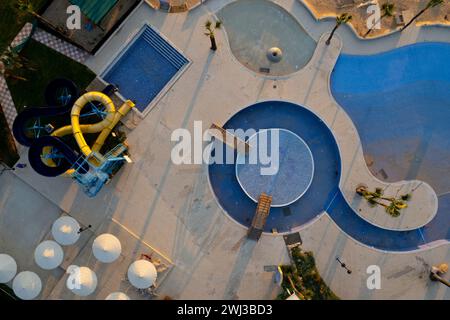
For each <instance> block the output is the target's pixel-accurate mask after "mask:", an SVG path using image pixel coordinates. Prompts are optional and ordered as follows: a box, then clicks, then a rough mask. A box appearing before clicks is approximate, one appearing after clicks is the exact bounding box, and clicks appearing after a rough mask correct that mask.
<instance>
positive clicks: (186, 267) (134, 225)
mask: <svg viewBox="0 0 450 320" xmlns="http://www.w3.org/2000/svg"><path fill="white" fill-rule="evenodd" d="M228 2H229V1H228V0H214V1H208V2H207V3H206V5H203V6H200V7H198V8H197V9H195V10H193V11H191V12H189V13H184V14H175V15H167V14H164V13H162V12H158V11H154V10H152V9H151V8H150V7H149V6H148V5H147V4H145V3H144V4H142V5H141V7H140V8H139V9H138V10H136V12H135V13H134V14H133V16H131V17H130V18H129V19H128V20H127V22H126V23H125V24H124V25H123V26H122V28H121V29H120V30H119V31H118V32H117V33H116V34H115V35H114V36H113V37H112V39H111V41H110V42H109V43H107V44H106V45H105V46H104V48H103V49H102V50H101V51H100V52H98V54H97V55H96V56H95V57H91V58H90V59H88V60H87V61H86V64H87V65H88V66H89V67H91V68H92V69H93V70H94V71H96V72H97V73H98V74H101V73H102V72H103V70H104V69H105V68H106V67H107V65H108V63H109V61H111V59H112V58H113V57H114V53H115V52H119V50H120V48H121V47H122V46H123V44H124V43H126V42H127V40H129V39H130V38H131V35H132V34H134V33H135V32H136V31H137V30H139V29H140V27H141V26H142V24H143V23H149V24H151V25H153V26H155V27H156V28H157V29H158V30H160V31H161V32H162V33H163V34H164V35H165V36H167V37H168V38H169V39H170V40H171V41H172V42H173V43H174V44H175V45H176V46H177V47H178V48H180V49H181V50H183V52H184V53H185V54H186V55H187V56H188V57H189V58H191V59H192V60H193V64H192V65H191V66H190V67H189V68H188V70H187V71H186V72H185V73H184V74H183V76H182V77H181V78H180V79H179V80H178V81H177V82H176V83H175V85H174V86H173V87H172V88H171V90H169V92H168V93H167V94H166V95H165V96H164V97H163V98H162V99H161V101H160V102H159V103H158V104H157V105H156V106H155V107H154V108H153V109H152V110H151V112H150V113H149V114H148V115H147V116H146V118H144V119H143V120H142V122H141V123H140V124H139V125H138V126H137V128H136V129H134V130H133V131H132V132H131V133H129V135H128V136H129V144H130V146H131V153H132V158H133V160H134V163H133V164H131V165H127V166H126V167H125V168H124V169H123V170H122V171H121V172H120V173H119V174H118V175H117V176H116V178H115V180H114V181H113V182H112V183H111V184H109V185H108V186H106V187H105V188H104V190H103V191H102V192H101V193H100V194H99V195H98V196H97V197H96V198H94V199H87V198H86V197H85V196H84V194H83V193H82V192H81V191H80V190H79V188H78V186H76V185H75V184H73V183H72V182H71V181H70V180H65V179H64V178H56V179H53V180H51V182H50V181H49V179H47V178H44V177H41V176H38V175H37V174H36V173H34V172H33V171H32V170H31V169H30V170H23V171H20V172H17V175H18V177H20V178H21V179H23V180H24V181H26V182H27V183H28V184H30V185H32V186H33V187H34V188H35V189H36V190H38V191H39V192H40V193H41V194H42V195H44V196H45V197H46V198H48V199H50V200H51V201H52V202H53V203H55V204H57V205H58V206H59V207H60V208H62V209H63V210H65V211H66V212H69V213H70V214H71V215H73V216H74V217H76V218H77V219H78V220H79V221H81V222H82V223H83V224H92V225H93V226H94V228H93V232H95V233H97V232H99V231H100V230H101V227H102V225H103V222H104V221H105V219H109V218H113V219H114V221H116V222H117V223H119V224H120V225H122V226H124V227H126V228H127V229H128V230H130V231H132V232H133V234H136V235H137V236H138V237H139V238H140V239H141V240H142V241H145V242H146V243H148V244H150V245H151V246H152V247H154V248H156V249H158V250H159V251H160V252H162V253H163V254H164V255H166V256H168V257H170V258H171V260H172V261H173V262H174V265H175V267H174V269H173V271H172V272H171V274H170V276H169V277H168V278H167V280H166V281H165V282H164V284H163V285H162V286H161V287H160V290H161V293H160V294H161V295H169V296H172V297H173V298H189V299H196V298H199V299H217V298H224V299H267V298H269V299H270V298H274V297H275V296H276V295H277V293H278V292H279V288H278V287H277V286H276V285H275V284H274V279H273V273H270V272H266V271H264V267H265V266H269V265H277V264H279V263H288V262H289V258H288V256H287V252H286V249H285V246H284V242H283V239H282V237H279V236H272V235H268V234H265V235H263V237H262V238H261V240H260V242H258V243H257V244H256V243H254V242H252V241H247V240H246V239H245V234H246V230H245V228H244V227H242V226H241V225H238V224H237V223H235V222H234V221H232V220H231V219H230V218H228V217H227V216H226V215H225V214H224V213H223V212H222V211H221V209H220V207H219V206H218V204H217V202H216V199H215V197H214V195H213V194H212V191H211V189H210V186H209V182H208V177H207V167H206V166H205V165H203V166H196V165H192V166H176V165H173V164H172V162H171V161H170V153H171V150H172V147H173V143H172V142H171V141H170V140H169V137H170V134H171V133H172V131H173V130H174V129H177V128H187V129H189V130H192V129H193V123H194V121H195V120H202V121H203V123H204V126H205V129H206V127H207V126H208V127H209V125H210V124H211V123H212V122H217V123H223V122H225V121H226V120H227V119H228V118H229V117H231V116H232V115H233V114H235V113H236V112H237V111H239V110H241V109H242V108H244V107H245V106H248V105H251V104H253V103H255V102H257V101H263V100H269V99H284V100H288V101H291V102H294V103H298V104H301V105H304V106H307V107H308V108H310V109H311V110H312V111H314V112H315V113H317V114H318V115H320V116H321V118H322V119H323V120H324V121H325V122H326V123H327V124H328V125H329V126H330V128H332V130H333V132H334V133H335V136H336V139H337V141H338V144H339V147H340V149H341V152H342V157H343V168H342V172H343V174H342V177H343V179H342V181H341V189H342V190H343V192H344V193H345V194H346V196H347V197H348V198H350V199H351V197H354V188H355V185H356V184H357V183H359V182H361V181H362V180H363V181H371V185H373V186H377V185H378V184H380V185H382V183H381V182H379V181H377V180H376V179H374V178H373V177H372V176H371V175H370V172H369V170H368V169H367V167H366V164H365V161H364V158H363V154H362V151H361V146H360V143H359V139H358V135H357V132H356V129H355V128H354V126H353V125H352V123H351V121H350V119H349V118H348V116H347V115H346V114H345V112H343V110H342V109H341V108H340V107H339V106H338V105H337V104H336V103H335V101H334V100H333V99H332V97H331V94H330V91H329V75H330V72H331V70H332V68H333V66H334V63H335V61H336V58H337V56H338V55H339V52H340V50H341V47H342V44H341V43H342V42H341V41H340V39H339V37H337V38H336V39H335V41H333V43H332V45H331V46H330V47H326V46H325V45H324V43H323V38H322V39H321V40H320V41H319V44H318V48H317V50H316V52H315V56H314V57H313V60H312V61H311V62H310V64H309V65H307V66H306V67H305V68H304V69H303V70H302V71H300V72H299V73H297V74H295V75H293V76H291V77H285V78H283V79H270V78H265V77H262V76H260V75H256V74H255V73H253V72H250V71H249V70H248V69H246V68H245V67H243V66H242V65H241V64H240V63H239V62H237V60H236V59H235V58H234V57H233V56H232V53H231V51H230V49H229V47H228V45H227V41H226V34H225V32H224V31H223V30H222V31H218V32H217V39H218V42H219V50H218V51H217V52H216V53H211V51H210V50H209V43H208V39H207V38H206V37H205V36H204V35H203V28H204V22H205V21H206V20H207V19H208V18H210V15H211V13H212V12H215V11H216V10H217V9H219V8H221V7H222V6H223V5H224V4H225V3H228ZM277 2H278V3H279V4H281V5H283V6H284V7H285V8H286V9H288V10H289V11H291V12H293V13H294V14H295V15H296V16H297V18H298V13H299V12H302V10H304V8H303V9H302V8H301V5H300V4H299V3H298V2H296V1H294V0H292V1H291V0H283V1H282V0H279V1H277ZM300 21H302V20H300ZM302 23H303V21H302ZM320 25H321V24H319V26H320ZM327 30H329V29H327ZM342 30H345V29H344V28H343V29H342ZM344 32H345V31H344ZM341 36H342V35H341ZM344 38H345V34H344ZM344 41H347V40H346V39H344ZM385 47H388V45H386V46H385ZM383 48H384V47H383ZM376 49H380V48H372V50H373V51H376ZM355 50H356V49H355ZM380 50H381V49H380ZM212 110H213V112H212ZM21 161H25V158H24V157H22V159H21ZM372 183H373V184H372ZM422 188H423V190H422V191H423V195H424V196H427V195H429V196H430V194H429V190H428V189H427V188H426V187H422ZM422 191H420V192H422ZM431 196H432V194H431ZM427 209H429V211H430V212H433V210H434V208H433V207H432V206H431V207H429V208H427ZM299 231H300V233H301V236H302V239H303V243H304V247H305V248H306V249H308V250H313V251H314V254H315V257H316V261H317V265H318V268H319V271H320V273H321V275H322V276H323V277H324V278H325V280H326V281H327V283H328V284H330V286H331V288H332V289H333V290H334V291H335V292H336V293H337V294H338V295H339V296H340V297H341V298H344V299H358V298H359V299H369V298H370V299H398V298H411V299H449V298H450V290H448V289H447V288H444V287H443V286H442V285H439V284H436V283H431V282H430V281H429V280H428V277H427V272H428V270H429V266H430V265H433V264H438V263H441V262H444V261H446V262H448V261H449V260H450V250H449V246H450V245H449V244H448V243H441V244H434V246H433V247H428V248H424V249H423V250H420V251H417V252H408V253H400V254H399V253H390V252H383V251H380V250H375V249H373V248H369V247H367V246H365V245H363V244H361V243H358V242H356V241H354V240H353V239H351V238H350V237H348V236H347V235H346V234H345V233H344V232H342V230H340V229H339V227H338V226H337V225H336V224H335V223H334V221H333V220H332V219H331V218H330V217H329V216H328V215H327V214H326V213H323V214H322V215H321V216H319V217H318V218H317V219H316V220H315V221H313V222H311V223H310V224H308V225H307V226H304V227H303V228H302V229H301V230H299ZM337 256H338V257H339V258H340V259H341V260H343V261H344V262H346V263H347V265H348V266H349V267H350V268H351V269H352V271H353V273H352V274H351V275H350V276H349V275H348V274H347V273H346V272H345V270H343V269H342V268H340V266H339V264H338V263H337V262H336V260H335V259H336V257H337ZM372 264H376V265H378V266H380V267H381V271H382V289H381V290H374V291H371V290H369V289H367V287H366V285H365V284H366V279H367V277H368V274H367V273H366V269H367V267H368V266H370V265H372ZM103 276H106V277H107V276H108V275H103ZM115 288H117V289H120V288H119V287H115ZM115 288H113V287H111V288H110V289H115ZM58 292H60V291H58V290H55V291H54V293H53V296H54V297H61V296H64V293H62V292H60V293H58ZM89 298H98V299H102V298H103V297H102V293H100V292H96V293H95V294H94V295H92V296H90V297H89Z"/></svg>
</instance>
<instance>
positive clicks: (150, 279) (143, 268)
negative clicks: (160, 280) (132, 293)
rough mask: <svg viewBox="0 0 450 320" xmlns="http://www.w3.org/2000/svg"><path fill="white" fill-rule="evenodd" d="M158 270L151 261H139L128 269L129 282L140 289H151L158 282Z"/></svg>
mask: <svg viewBox="0 0 450 320" xmlns="http://www.w3.org/2000/svg"><path fill="white" fill-rule="evenodd" d="M156 277H157V272H156V268H155V266H154V265H153V263H151V262H150V261H147V260H137V261H135V262H133V263H132V264H131V265H130V267H129V268H128V280H130V282H131V284H132V285H133V286H135V287H136V288H138V289H147V288H150V287H151V286H152V285H153V284H154V283H155V281H156Z"/></svg>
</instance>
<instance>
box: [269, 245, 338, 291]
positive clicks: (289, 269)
mask: <svg viewBox="0 0 450 320" xmlns="http://www.w3.org/2000/svg"><path fill="white" fill-rule="evenodd" d="M291 254H292V259H293V260H294V263H295V266H282V267H281V270H282V271H283V283H282V288H283V292H282V293H281V294H280V295H279V296H278V299H282V300H284V299H286V298H288V297H289V293H288V290H289V292H291V293H292V292H295V291H296V292H297V293H298V296H299V298H300V299H305V300H338V299H339V298H338V297H337V296H336V295H335V294H334V293H333V291H331V289H330V288H329V287H328V286H327V285H326V283H325V282H324V281H323V279H322V277H321V276H320V274H319V271H318V270H317V268H316V262H315V260H314V256H313V254H312V252H305V251H302V250H301V249H300V248H299V247H297V248H294V249H292V251H291ZM289 279H291V280H292V283H291V281H290V280H289ZM292 284H293V285H294V286H295V290H294V288H292Z"/></svg>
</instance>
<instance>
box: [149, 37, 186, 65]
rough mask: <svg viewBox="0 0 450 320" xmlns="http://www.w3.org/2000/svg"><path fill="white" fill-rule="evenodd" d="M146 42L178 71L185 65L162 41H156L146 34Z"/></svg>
mask: <svg viewBox="0 0 450 320" xmlns="http://www.w3.org/2000/svg"><path fill="white" fill-rule="evenodd" d="M144 40H145V41H147V43H148V44H150V45H151V46H152V47H153V48H154V49H155V50H156V51H157V52H158V53H159V54H160V55H162V56H163V57H164V58H165V59H167V60H168V61H169V62H170V64H172V65H173V66H174V67H175V68H176V69H178V70H179V69H180V68H181V67H182V66H183V64H182V63H181V62H180V61H178V60H177V58H175V57H174V55H173V53H172V52H171V50H170V49H168V48H167V47H166V46H165V45H164V44H163V43H162V42H160V40H157V39H154V38H152V37H151V36H149V35H145V34H144Z"/></svg>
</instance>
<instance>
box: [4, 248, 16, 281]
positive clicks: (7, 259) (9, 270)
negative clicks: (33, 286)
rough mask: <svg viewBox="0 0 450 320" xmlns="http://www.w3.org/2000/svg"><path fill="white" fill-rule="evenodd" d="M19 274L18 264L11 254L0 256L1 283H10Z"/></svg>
mask: <svg viewBox="0 0 450 320" xmlns="http://www.w3.org/2000/svg"><path fill="white" fill-rule="evenodd" d="M16 273H17V263H16V261H15V260H14V258H13V257H11V256H10V255H9V254H5V253H2V254H0V283H7V282H10V281H11V280H12V279H13V278H14V276H15V275H16Z"/></svg>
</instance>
